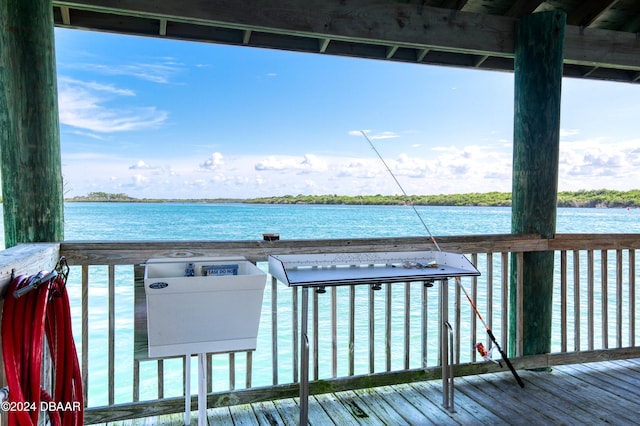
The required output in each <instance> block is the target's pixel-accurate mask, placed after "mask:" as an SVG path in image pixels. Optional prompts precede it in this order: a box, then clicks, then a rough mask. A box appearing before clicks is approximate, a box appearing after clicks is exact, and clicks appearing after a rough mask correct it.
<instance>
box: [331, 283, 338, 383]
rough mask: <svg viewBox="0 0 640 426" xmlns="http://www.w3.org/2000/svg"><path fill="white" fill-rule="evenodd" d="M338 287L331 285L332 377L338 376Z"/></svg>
mask: <svg viewBox="0 0 640 426" xmlns="http://www.w3.org/2000/svg"><path fill="white" fill-rule="evenodd" d="M337 292H338V289H337V288H336V287H331V377H338V295H337Z"/></svg>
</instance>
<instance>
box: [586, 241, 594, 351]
mask: <svg viewBox="0 0 640 426" xmlns="http://www.w3.org/2000/svg"><path fill="white" fill-rule="evenodd" d="M595 287H596V280H595V260H594V255H593V250H587V304H588V308H587V309H588V313H587V315H588V316H589V317H588V318H589V319H588V328H589V330H588V340H589V341H588V345H589V347H588V349H589V350H590V351H592V350H593V348H594V346H595V329H596V321H595V315H596V313H595Z"/></svg>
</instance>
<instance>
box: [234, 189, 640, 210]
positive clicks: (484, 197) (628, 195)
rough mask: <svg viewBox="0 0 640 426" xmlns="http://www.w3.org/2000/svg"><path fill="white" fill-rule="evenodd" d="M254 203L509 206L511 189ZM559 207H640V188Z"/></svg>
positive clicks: (577, 198) (574, 199) (564, 195)
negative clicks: (508, 190)
mask: <svg viewBox="0 0 640 426" xmlns="http://www.w3.org/2000/svg"><path fill="white" fill-rule="evenodd" d="M244 202H245V203H254V204H345V205H357V204H362V205H404V204H412V205H415V206H493V207H510V206H511V193H510V192H483V193H475V192H474V193H467V194H440V195H409V196H408V197H405V196H404V195H380V194H378V195H358V196H347V195H336V194H334V195H295V196H294V195H285V196H281V197H263V198H251V199H246V200H244ZM558 207H640V190H638V189H635V190H631V191H615V190H608V189H600V190H592V191H587V190H581V191H570V192H560V193H558Z"/></svg>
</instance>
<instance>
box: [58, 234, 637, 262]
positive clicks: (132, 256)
mask: <svg viewBox="0 0 640 426" xmlns="http://www.w3.org/2000/svg"><path fill="white" fill-rule="evenodd" d="M436 239H437V240H438V244H439V246H440V247H441V249H442V250H445V251H449V252H454V253H469V254H471V253H505V252H530V251H545V250H590V249H593V250H615V249H623V248H624V249H640V234H556V236H555V238H551V239H545V238H541V237H540V236H539V235H537V234H487V235H467V236H464V235H463V236H440V237H436ZM433 248H434V247H433V243H432V242H431V241H430V239H429V238H427V237H402V238H400V237H398V238H353V239H323V240H278V241H263V240H243V241H178V240H171V241H65V242H62V243H61V245H60V252H61V254H62V255H64V256H65V257H67V259H68V260H69V263H70V264H74V265H96V264H102V265H106V264H114V265H118V264H122V265H124V264H129V265H131V264H140V263H144V262H145V261H146V260H147V259H150V258H153V257H176V258H181V257H184V258H188V257H196V256H228V255H230V254H233V255H236V256H244V257H245V258H247V259H248V260H250V261H252V262H259V261H265V260H266V259H267V257H268V255H269V254H274V253H277V254H297V253H305V254H314V253H343V252H376V251H415V250H433Z"/></svg>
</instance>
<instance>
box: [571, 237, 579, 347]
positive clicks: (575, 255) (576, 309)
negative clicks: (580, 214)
mask: <svg viewBox="0 0 640 426" xmlns="http://www.w3.org/2000/svg"><path fill="white" fill-rule="evenodd" d="M580 321H581V320H580V251H578V250H574V251H573V347H574V349H573V350H574V351H579V350H580V338H581V337H580Z"/></svg>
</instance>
